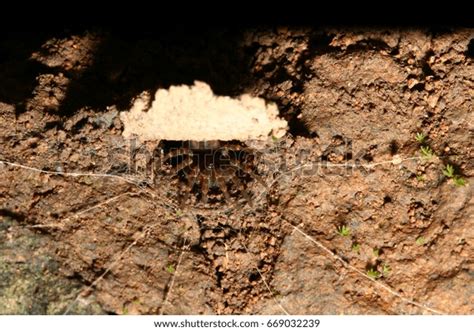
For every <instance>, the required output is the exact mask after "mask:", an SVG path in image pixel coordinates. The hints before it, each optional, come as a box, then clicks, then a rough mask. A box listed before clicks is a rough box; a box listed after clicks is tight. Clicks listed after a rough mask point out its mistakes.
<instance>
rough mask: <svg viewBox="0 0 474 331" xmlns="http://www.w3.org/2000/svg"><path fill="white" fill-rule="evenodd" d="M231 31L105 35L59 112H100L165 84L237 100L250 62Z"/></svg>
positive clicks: (124, 104) (127, 103)
mask: <svg viewBox="0 0 474 331" xmlns="http://www.w3.org/2000/svg"><path fill="white" fill-rule="evenodd" d="M241 34H242V33H241V32H239V31H235V30H217V29H204V30H190V29H184V28H183V29H176V30H173V31H171V30H169V31H167V30H164V31H162V32H159V33H157V32H150V33H146V32H144V33H143V32H142V33H124V32H121V31H118V32H117V31H112V32H106V33H103V34H101V35H103V37H102V41H101V42H100V43H99V45H98V46H97V49H96V51H95V54H94V61H93V64H92V65H91V66H90V67H88V68H87V69H86V70H85V71H84V72H82V73H81V74H80V75H78V77H70V78H71V80H70V83H69V85H68V88H67V94H66V98H65V100H63V101H62V104H61V107H60V110H59V113H60V114H61V115H66V116H67V115H71V114H73V113H75V112H76V111H78V110H79V109H80V108H82V107H85V106H89V107H92V108H93V109H97V110H99V111H100V110H105V107H106V106H110V105H113V104H115V105H117V106H118V108H119V109H126V108H129V107H130V101H131V100H132V99H133V98H134V97H135V96H137V95H138V94H140V93H141V92H143V91H145V90H148V91H150V92H152V93H154V92H155V91H156V89H158V88H168V87H169V86H171V85H180V84H186V85H192V84H193V82H194V81H195V80H200V81H204V82H206V83H208V84H209V85H210V86H211V88H212V89H213V90H214V92H215V93H216V94H221V95H231V96H232V95H238V94H240V93H241V92H242V90H243V88H244V87H245V85H246V83H248V82H249V77H248V75H247V73H248V65H247V64H248V63H249V62H250V59H249V58H248V57H247V56H246V54H244V53H243V51H242V48H241V47H239V43H240V38H241Z"/></svg>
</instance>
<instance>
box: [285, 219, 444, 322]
mask: <svg viewBox="0 0 474 331" xmlns="http://www.w3.org/2000/svg"><path fill="white" fill-rule="evenodd" d="M283 220H284V221H285V222H286V223H288V224H289V225H290V226H291V227H293V229H294V230H296V231H297V232H298V233H300V234H301V235H303V236H304V237H305V238H306V239H307V240H309V241H310V242H312V243H313V244H315V245H316V246H318V247H319V248H320V249H322V250H323V251H324V252H326V253H327V254H328V255H329V256H330V257H332V258H333V259H335V260H337V261H339V262H341V263H342V265H343V266H344V267H346V268H347V269H349V270H351V271H354V272H355V273H357V274H358V275H360V276H362V277H363V278H365V279H367V280H369V281H371V282H372V283H374V284H375V285H376V286H378V287H380V288H382V289H384V290H385V291H387V292H389V293H390V294H392V295H393V296H396V297H397V298H399V299H400V300H402V301H403V302H405V303H408V304H411V305H413V306H416V307H418V308H422V309H424V310H427V311H430V312H432V313H435V314H439V315H443V314H446V313H445V312H442V311H440V310H437V309H434V308H430V307H428V306H426V305H424V304H421V303H418V302H415V301H413V300H410V299H407V298H405V297H403V296H401V295H400V294H399V293H397V292H396V291H394V290H393V289H391V288H390V287H389V286H387V285H385V284H384V283H382V282H380V281H377V280H375V279H373V278H371V277H369V276H368V275H367V274H365V273H364V272H362V271H360V270H359V269H357V268H355V267H354V266H352V265H350V264H349V263H347V262H346V261H344V259H342V258H341V257H340V256H339V255H337V254H335V253H333V252H332V251H331V250H330V249H329V248H327V247H326V246H324V245H323V244H322V243H320V242H319V241H317V240H316V239H314V238H313V237H311V236H310V235H308V234H307V233H305V232H304V231H303V230H301V229H299V228H298V227H297V226H295V225H293V224H291V223H290V222H288V221H287V220H285V219H283Z"/></svg>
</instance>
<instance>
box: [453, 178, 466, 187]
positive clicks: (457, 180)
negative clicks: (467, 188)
mask: <svg viewBox="0 0 474 331" xmlns="http://www.w3.org/2000/svg"><path fill="white" fill-rule="evenodd" d="M453 183H454V185H455V186H457V187H461V186H464V185H466V180H465V179H464V178H462V177H459V176H454V177H453Z"/></svg>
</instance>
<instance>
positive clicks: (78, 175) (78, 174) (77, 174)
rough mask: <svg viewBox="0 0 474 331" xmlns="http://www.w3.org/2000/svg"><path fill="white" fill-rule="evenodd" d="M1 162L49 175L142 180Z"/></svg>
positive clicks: (129, 180)
mask: <svg viewBox="0 0 474 331" xmlns="http://www.w3.org/2000/svg"><path fill="white" fill-rule="evenodd" d="M0 163H1V164H5V165H9V166H12V167H17V168H22V169H26V170H30V171H35V172H39V173H43V174H49V175H58V176H65V177H105V178H113V179H118V180H121V181H124V182H127V183H130V184H134V185H139V184H140V183H141V181H139V180H137V179H132V178H127V177H124V176H118V175H112V174H101V173H92V172H90V173H89V172H64V171H50V170H42V169H39V168H34V167H29V166H25V165H22V164H18V163H13V162H8V161H2V160H0Z"/></svg>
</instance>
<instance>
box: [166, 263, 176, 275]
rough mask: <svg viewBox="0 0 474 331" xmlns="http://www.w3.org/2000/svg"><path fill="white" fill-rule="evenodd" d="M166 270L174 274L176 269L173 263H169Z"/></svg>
mask: <svg viewBox="0 0 474 331" xmlns="http://www.w3.org/2000/svg"><path fill="white" fill-rule="evenodd" d="M166 271H168V272H169V273H170V274H174V272H175V271H176V270H175V269H174V267H173V265H172V264H168V266H167V267H166Z"/></svg>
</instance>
